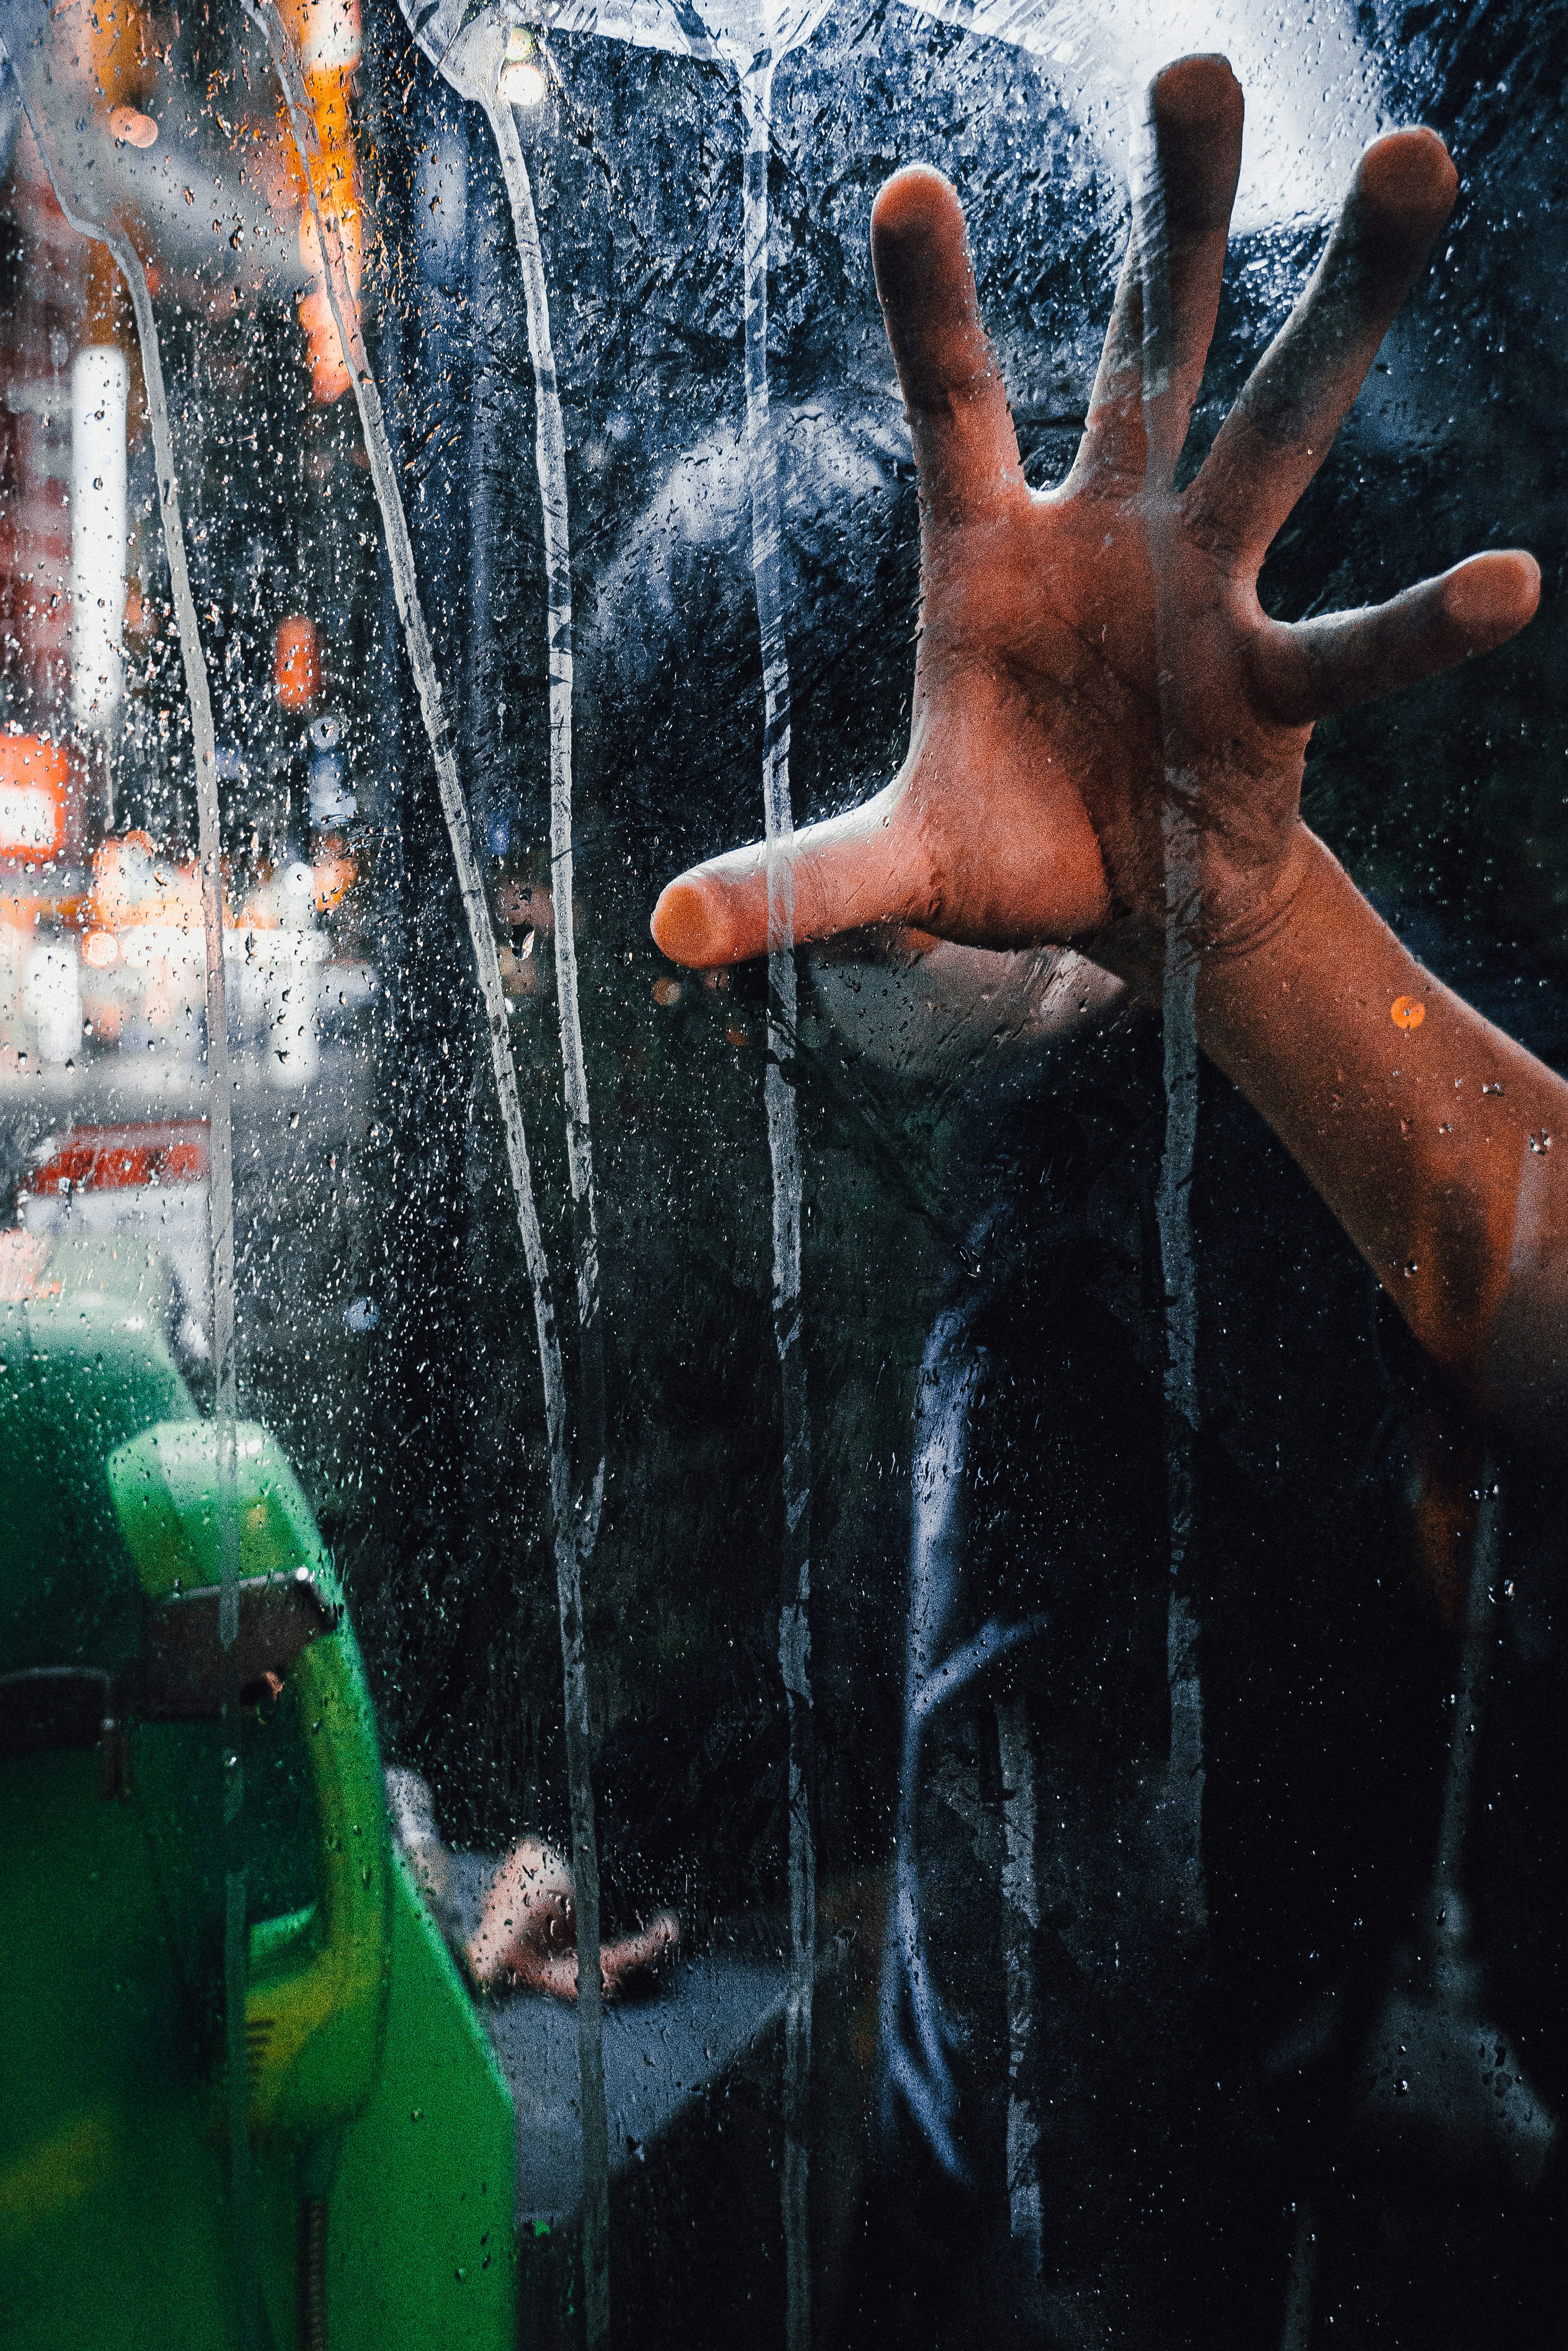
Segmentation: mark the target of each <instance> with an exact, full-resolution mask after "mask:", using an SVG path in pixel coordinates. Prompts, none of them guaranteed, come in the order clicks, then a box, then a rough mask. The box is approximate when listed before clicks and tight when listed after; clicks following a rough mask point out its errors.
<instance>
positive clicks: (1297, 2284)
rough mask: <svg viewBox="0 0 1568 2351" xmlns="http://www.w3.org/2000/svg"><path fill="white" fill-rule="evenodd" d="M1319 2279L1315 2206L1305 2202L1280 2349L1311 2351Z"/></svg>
mask: <svg viewBox="0 0 1568 2351" xmlns="http://www.w3.org/2000/svg"><path fill="white" fill-rule="evenodd" d="M1317 2282H1318V2230H1317V2222H1316V2220H1314V2219H1313V2217H1312V2206H1311V2205H1310V2204H1308V2203H1305V2202H1303V2203H1302V2204H1301V2205H1300V2206H1299V2207H1298V2209H1297V2212H1296V2234H1295V2241H1294V2242H1293V2244H1292V2245H1291V2273H1290V2276H1289V2278H1288V2279H1287V2280H1286V2283H1285V2323H1284V2325H1283V2326H1282V2327H1281V2330H1280V2351H1309V2346H1310V2345H1311V2343H1312V2298H1313V2291H1314V2288H1315V2287H1316V2285H1317Z"/></svg>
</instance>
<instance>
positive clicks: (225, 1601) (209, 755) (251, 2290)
mask: <svg viewBox="0 0 1568 2351" xmlns="http://www.w3.org/2000/svg"><path fill="white" fill-rule="evenodd" d="M0 64H8V65H9V66H10V68H11V76H12V78H13V80H14V81H15V83H16V89H17V91H18V94H19V96H20V99H21V103H22V107H23V110H24V112H25V113H26V120H27V125H28V128H29V129H30V130H31V131H32V133H33V137H34V139H35V140H36V141H37V148H38V152H39V155H40V156H41V157H42V159H43V164H44V169H45V171H46V172H47V174H48V179H49V185H50V186H51V188H52V189H53V190H54V194H55V201H56V202H57V204H58V205H59V207H60V210H61V212H62V213H63V214H64V215H65V217H66V220H67V221H68V224H69V225H70V226H71V227H72V228H73V229H74V230H75V231H76V233H77V235H78V236H85V237H92V238H95V239H96V240H97V241H98V242H99V244H100V245H103V246H107V248H108V250H109V252H110V254H111V255H112V256H113V257H114V262H115V266H116V267H117V268H118V269H119V271H120V276H121V277H123V278H124V280H125V284H126V288H127V291H128V292H129V294H130V296H131V309H132V312H133V315H134V317H135V320H136V335H137V341H138V344H139V346H140V349H141V371H142V381H143V383H144V384H145V387H146V394H147V410H148V415H149V418H150V420H151V423H152V447H153V455H154V459H155V463H156V466H157V475H158V503H159V512H160V516H161V517H162V525H163V547H164V553H165V556H166V558H167V560H168V565H169V580H170V585H171V589H172V597H173V605H174V619H175V626H176V629H177V631H178V633H179V640H180V659H181V665H182V668H183V674H184V680H185V695H186V699H187V702H188V704H189V707H190V714H191V735H192V747H193V752H194V757H195V769H196V822H197V853H198V858H199V862H200V869H201V894H202V940H203V948H204V958H205V1002H206V1095H207V1116H208V1153H209V1161H208V1165H209V1170H210V1173H209V1178H208V1190H207V1218H208V1249H209V1255H210V1259H211V1267H212V1340H211V1344H212V1358H213V1373H214V1402H213V1413H214V1423H215V1426H216V1429H217V1437H218V1451H217V1472H218V1561H219V1573H220V1578H221V1583H220V1597H219V1603H218V1639H219V1643H220V1646H222V1648H223V1649H224V1650H225V1653H226V1654H227V1655H228V1656H229V1657H230V1658H231V1659H232V1660H233V1665H234V1670H233V1674H232V1676H231V1686H230V1687H229V1689H228V1692H227V1698H226V1704H227V1707H228V1709H229V1710H230V1711H231V1712H232V1711H234V1710H236V1709H237V1708H238V1704H239V1695H240V1691H239V1678H238V1676H239V1665H238V1651H237V1643H238V1639H239V1564H240V1562H239V1522H238V1503H237V1495H236V1468H237V1464H236V1458H235V1441H236V1440H235V1408H236V1399H235V1225H234V1081H233V1079H232V1077H231V1075H230V1071H229V1031H228V1001H227V990H226V987H225V971H224V879H223V862H222V846H223V845H222V835H221V831H220V824H219V808H218V768H217V748H216V743H215V740H214V730H213V703H212V693H211V689H210V686H209V684H208V679H207V664H206V656H205V654H204V652H203V649H202V638H201V631H200V629H199V628H198V626H197V622H196V607H195V601H194V599H193V596H192V593H191V572H190V565H189V562H188V560H187V558H186V552H185V529H184V521H183V515H182V513H181V507H180V482H179V474H178V470H177V468H176V465H175V460H174V441H173V434H172V430H171V427H170V422H169V402H168V398H167V395H166V393H165V391H164V385H163V363H162V352H161V350H160V348H159V342H158V324H157V320H156V319H155V318H154V317H153V313H152V296H151V294H150V293H149V291H148V286H147V272H146V270H145V268H144V267H143V266H142V262H141V255H140V254H139V253H138V252H137V250H136V247H135V246H134V245H133V244H132V243H131V238H130V237H129V236H128V235H126V233H125V230H124V228H123V226H122V225H120V224H119V223H117V222H110V221H99V220H94V219H91V218H89V217H87V216H86V215H85V214H80V213H78V211H77V210H76V209H75V208H74V207H73V205H72V203H71V200H70V195H69V193H68V190H67V187H66V184H65V176H64V173H63V172H62V171H61V169H60V166H59V162H58V160H57V155H56V154H55V152H53V150H52V147H51V144H50V141H49V140H48V139H47V137H46V135H45V130H46V126H45V122H44V120H43V119H42V117H41V115H40V113H39V112H38V110H37V108H36V106H35V102H34V99H33V97H32V94H31V93H30V92H29V90H28V89H27V86H26V83H25V82H24V80H23V78H22V75H21V71H20V68H18V67H17V65H16V60H15V59H14V58H13V57H11V55H10V53H9V51H8V49H7V48H6V47H5V37H4V35H3V33H0ZM228 1760H229V1769H228V1771H227V1773H226V1776H225V1782H224V1793H223V1808H224V1849H225V1864H226V1878H227V1883H226V1886H225V1936H224V2020H225V2037H226V2044H227V2047H226V2054H227V2060H228V2099H227V2136H228V2155H229V2182H230V2195H231V2199H232V2226H233V2231H234V2243H235V2293H236V2298H237V2305H238V2311H239V2318H240V2325H241V2330H242V2335H243V2339H244V2341H245V2343H246V2351H249V2346H251V2344H253V2343H254V2342H255V2341H256V2339H257V2338H256V2325H257V2317H256V2283H255V2274H254V2264H255V2253H254V2244H253V2238H252V2231H253V2227H254V2215H253V2211H252V2193H251V2160H250V2116H249V2085H248V2074H247V2066H246V1975H247V1963H248V1957H249V1953H248V1946H247V1943H246V1931H245V1926H246V1868H245V1850H244V1830H243V1814H244V1803H245V1780H244V1774H243V1771H242V1770H241V1766H240V1761H239V1757H238V1755H237V1753H235V1754H234V1755H232V1756H231V1757H230V1758H229V1759H228Z"/></svg>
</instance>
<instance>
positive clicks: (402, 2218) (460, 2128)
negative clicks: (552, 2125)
mask: <svg viewBox="0 0 1568 2351" xmlns="http://www.w3.org/2000/svg"><path fill="white" fill-rule="evenodd" d="M513 2130H514V2123H513V2114H512V2100H511V2094H510V2092H509V2091H508V2090H507V2085H506V2082H505V2080H504V2079H503V2078H502V2075H501V2072H500V2069H499V2067H498V2066H497V2063H496V2058H495V2053H494V2052H493V2051H492V2049H491V2047H490V2043H489V2041H488V2039H487V2037H486V2032H485V2030H484V2027H483V2025H482V2024H481V2023H480V2022H479V2019H478V2017H477V2016H476V2013H475V2011H474V2004H473V2001H471V2000H470V1998H469V1996H468V1993H467V1991H465V1988H464V1985H463V1981H462V1979H461V1977H460V1976H459V1975H458V1973H457V1970H456V1969H455V1966H454V1965H453V1961H452V1957H451V1954H450V1953H449V1952H448V1950H447V1949H446V1946H445V1944H444V1942H443V1941H442V1939H441V1937H440V1935H439V1934H438V1933H437V1932H436V1929H435V1928H434V1925H433V1924H432V1922H431V1919H430V1917H429V1915H428V1913H427V1912H426V1910H425V1908H424V1906H423V1903H422V1902H421V1901H420V1898H419V1896H418V1895H417V1894H416V1893H415V1891H414V1889H413V1885H412V1883H411V1882H410V1879H409V1876H408V1873H407V1870H406V1868H405V1867H404V1865H403V1863H402V1858H401V1856H396V1857H394V1861H393V1865H392V1999H391V2002H390V2004H389V2008H388V2013H387V2032H386V2044H385V2051H384V2054H383V2056H382V2067H381V2074H380V2078H379V2080H378V2082H377V2085H376V2090H375V2095H373V2097H372V2098H371V2102H370V2104H369V2105H368V2106H367V2107H366V2109H365V2111H364V2113H363V2115H362V2116H361V2117H360V2119H359V2121H358V2122H356V2123H354V2124H353V2125H352V2126H350V2129H349V2130H348V2131H347V2132H346V2133H345V2135H344V2140H343V2151H342V2157H341V2160H340V2165H339V2168H338V2176H337V2179H336V2182H335V2185H334V2188H333V2191H332V2210H331V2226H330V2231H329V2238H328V2270H329V2303H328V2316H329V2328H328V2340H329V2343H330V2344H331V2346H332V2351H389V2346H396V2351H511V2346H512V2345H513V2343H514V2341H515V2334H516V2326H517V2308H516V2304H517V2282H516V2269H515V2260H516V2256H515V2252H514V2240H513V2218H512V2213H513V2179H514V2165H515V2161H516V2150H515V2142H514V2137H513Z"/></svg>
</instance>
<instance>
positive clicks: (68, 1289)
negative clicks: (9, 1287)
mask: <svg viewBox="0 0 1568 2351" xmlns="http://www.w3.org/2000/svg"><path fill="white" fill-rule="evenodd" d="M35 1255H36V1262H35V1263H33V1264H32V1266H31V1271H30V1280H29V1285H28V1291H29V1294H28V1295H26V1296H25V1297H16V1296H11V1297H7V1298H5V1299H0V1476H3V1479H4V1485H3V1487H0V1673H19V1672H23V1671H26V1670H28V1669H30V1668H32V1667H40V1666H44V1667H47V1666H78V1667H95V1668H99V1669H101V1670H102V1671H104V1672H108V1673H116V1672H118V1671H119V1670H120V1667H122V1666H123V1665H124V1664H125V1662H126V1660H127V1658H128V1657H130V1656H131V1654H132V1653H133V1651H134V1650H135V1648H136V1646H137V1643H138V1640H139V1637H140V1625H141V1611H140V1606H139V1603H138V1594H137V1579H136V1574H135V1570H134V1566H133V1564H132V1562H131V1554H130V1552H128V1551H127V1549H126V1545H125V1541H124V1539H123V1537H122V1536H121V1534H120V1528H119V1525H118V1522H117V1520H116V1517H115V1512H114V1509H113V1505H112V1503H111V1501H110V1492H109V1487H108V1483H107V1481H106V1479H105V1475H104V1471H105V1466H106V1464H107V1462H108V1459H109V1457H110V1454H111V1453H112V1452H114V1451H115V1450H116V1448H117V1447H120V1446H121V1445H123V1444H124V1442H125V1440H126V1439H127V1438H128V1437H132V1436H134V1435H135V1434H136V1433H137V1432H138V1431H139V1430H141V1429H144V1428H145V1427H147V1426H148V1425H149V1423H151V1422H153V1421H158V1422H162V1423H163V1424H165V1425H168V1424H170V1423H173V1422H182V1423H189V1424H190V1425H191V1426H193V1427H199V1426H200V1423H199V1422H198V1421H197V1419H196V1414H195V1406H194V1405H193V1403H192V1401H191V1396H190V1392H189V1390H188V1389H187V1388H186V1386H185V1384H184V1381H183V1379H182V1378H181V1376H180V1374H179V1372H178V1370H177V1369H176V1367H175V1364H174V1361H173V1358H172V1356H171V1354H170V1353H169V1348H168V1343H167V1341H166V1339H165V1338H164V1335H163V1317H164V1312H165V1301H164V1298H163V1290H164V1287H165V1286H166V1281H167V1277H166V1275H164V1274H163V1273H162V1270H160V1269H159V1268H158V1267H157V1266H156V1264H154V1265H153V1266H152V1268H151V1269H150V1268H149V1267H148V1266H147V1264H146V1263H145V1261H144V1260H143V1259H137V1260H135V1261H134V1262H128V1263H127V1264H125V1265H123V1266H121V1265H120V1262H119V1260H118V1259H116V1258H114V1257H113V1256H112V1255H111V1254H110V1251H109V1250H108V1249H107V1248H106V1246H105V1245H104V1244H103V1243H96V1244H95V1243H90V1242H74V1241H56V1242H53V1243H52V1244H50V1245H48V1247H47V1252H46V1250H45V1249H43V1248H40V1249H38V1250H37V1252H36V1253H35Z"/></svg>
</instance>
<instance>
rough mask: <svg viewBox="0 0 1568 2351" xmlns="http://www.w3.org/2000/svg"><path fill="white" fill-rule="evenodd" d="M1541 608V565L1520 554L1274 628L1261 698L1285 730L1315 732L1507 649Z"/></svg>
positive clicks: (1256, 652) (1270, 626)
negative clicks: (1338, 716) (1316, 724)
mask: <svg viewBox="0 0 1568 2351" xmlns="http://www.w3.org/2000/svg"><path fill="white" fill-rule="evenodd" d="M1540 601H1541V568H1540V566H1539V565H1538V564H1537V562H1536V560H1535V558H1534V557H1533V556H1532V555H1527V554H1525V553H1524V551H1523V550H1522V549H1514V548H1511V549H1500V550H1499V551H1498V552H1496V553H1494V554H1488V555H1472V556H1470V557H1469V559H1468V560H1467V561H1466V562H1464V563H1457V564H1456V565H1455V566H1454V569H1452V570H1451V571H1445V572H1444V573H1442V575H1441V576H1440V577H1439V578H1438V579H1436V580H1423V581H1422V582H1421V584H1420V586H1419V587H1418V588H1406V590H1405V592H1404V594H1403V595H1402V596H1396V597H1393V598H1392V599H1391V600H1390V601H1389V602H1388V603H1386V604H1374V605H1371V606H1369V607H1368V608H1367V609H1366V610H1364V611H1359V612H1326V613H1324V614H1323V615H1322V617H1321V618H1320V619H1316V620H1312V621H1298V622H1294V623H1292V624H1287V623H1285V622H1279V621H1265V622H1264V623H1263V626H1262V628H1261V630H1260V632H1259V635H1258V636H1257V638H1256V639H1255V641H1254V645H1253V653H1252V669H1253V682H1254V684H1255V687H1256V690H1257V694H1258V698H1259V700H1260V702H1261V703H1262V704H1263V705H1264V706H1265V708H1266V709H1267V710H1268V712H1269V714H1270V716H1271V717H1273V718H1276V719H1278V720H1279V721H1280V722H1281V724H1282V725H1284V726H1311V725H1312V723H1313V721H1314V720H1316V719H1319V718H1328V717H1331V716H1333V713H1334V712H1335V711H1336V710H1349V709H1351V708H1352V707H1353V706H1354V705H1355V704H1356V703H1358V702H1375V701H1376V699H1377V698H1378V696H1379V695H1385V694H1397V693H1398V691H1399V690H1400V688H1401V687H1402V686H1406V685H1416V684H1419V683H1420V682H1421V680H1422V679H1423V678H1427V677H1435V676H1437V674H1438V673H1439V671H1442V670H1446V669H1455V668H1457V667H1458V664H1460V663H1461V662H1465V661H1469V660H1470V659H1471V658H1472V657H1473V656H1474V655H1475V654H1477V653H1490V652H1491V651H1492V649H1493V647H1494V646H1496V645H1501V644H1506V643H1508V640H1509V639H1510V637H1513V636H1517V635H1518V633H1519V632H1520V630H1521V629H1522V628H1523V627H1524V626H1525V625H1526V623H1527V622H1530V621H1531V620H1532V619H1533V618H1534V615H1535V608H1536V606H1537V604H1539V602H1540Z"/></svg>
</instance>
